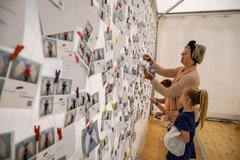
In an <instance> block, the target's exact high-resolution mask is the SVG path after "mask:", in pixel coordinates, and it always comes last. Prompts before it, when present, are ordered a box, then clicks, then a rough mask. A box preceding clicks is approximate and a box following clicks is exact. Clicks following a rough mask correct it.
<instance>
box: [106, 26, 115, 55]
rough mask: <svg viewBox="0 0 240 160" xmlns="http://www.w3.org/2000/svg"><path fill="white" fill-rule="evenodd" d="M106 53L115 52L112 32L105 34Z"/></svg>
mask: <svg viewBox="0 0 240 160" xmlns="http://www.w3.org/2000/svg"><path fill="white" fill-rule="evenodd" d="M104 40H105V47H106V52H109V51H111V50H113V38H112V30H109V31H106V32H104Z"/></svg>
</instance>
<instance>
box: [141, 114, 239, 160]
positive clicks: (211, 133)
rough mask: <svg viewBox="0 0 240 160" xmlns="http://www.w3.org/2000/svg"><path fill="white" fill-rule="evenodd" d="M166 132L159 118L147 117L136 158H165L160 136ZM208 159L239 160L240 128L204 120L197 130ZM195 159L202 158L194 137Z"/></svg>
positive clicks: (149, 159)
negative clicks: (145, 127) (139, 150)
mask: <svg viewBox="0 0 240 160" xmlns="http://www.w3.org/2000/svg"><path fill="white" fill-rule="evenodd" d="M165 132H166V130H165V128H164V127H163V126H162V123H161V122H160V121H159V120H156V119H154V118H153V117H152V116H150V117H149V121H148V131H147V135H146V138H145V144H144V147H143V149H142V151H141V153H140V155H139V156H138V158H137V159H138V160H165V156H166V153H167V149H166V148H165V146H164V144H163V141H162V138H163V136H164V133H165ZM197 135H198V137H199V139H200V143H201V145H202V147H203V149H204V152H205V155H206V158H207V159H208V160H219V159H221V160H240V130H236V125H234V124H224V123H221V122H210V121H206V122H205V126H204V128H203V130H199V129H198V131H197ZM194 140H195V148H196V152H197V160H202V156H201V154H200V147H199V146H198V143H197V141H196V137H195V139H194Z"/></svg>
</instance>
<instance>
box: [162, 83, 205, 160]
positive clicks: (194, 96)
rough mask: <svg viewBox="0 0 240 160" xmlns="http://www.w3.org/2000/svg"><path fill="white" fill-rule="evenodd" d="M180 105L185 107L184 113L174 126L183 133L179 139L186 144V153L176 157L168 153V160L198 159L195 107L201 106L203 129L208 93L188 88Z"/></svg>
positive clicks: (179, 116) (183, 93)
mask: <svg viewBox="0 0 240 160" xmlns="http://www.w3.org/2000/svg"><path fill="white" fill-rule="evenodd" d="M179 103H180V104H181V105H183V106H184V108H183V112H182V113H180V114H179V115H178V117H177V118H176V121H175V122H174V125H175V126H176V128H177V129H178V130H179V131H180V132H181V134H180V135H179V138H180V139H181V140H182V141H183V142H184V143H186V145H185V151H184V154H183V155H182V156H176V155H174V154H173V153H171V152H170V151H168V153H167V155H166V158H167V160H189V159H190V158H196V154H195V147H194V141H193V139H194V135H195V115H194V108H193V107H194V106H195V105H197V104H200V111H201V112H200V113H201V114H200V117H201V118H200V119H201V121H200V123H201V129H202V127H203V125H204V121H205V118H206V113H207V107H208V93H207V91H206V90H199V89H197V88H186V89H184V90H183V92H182V94H181V96H180V99H179Z"/></svg>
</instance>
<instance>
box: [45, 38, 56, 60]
mask: <svg viewBox="0 0 240 160" xmlns="http://www.w3.org/2000/svg"><path fill="white" fill-rule="evenodd" d="M42 41H43V55H44V57H45V58H57V40H55V39H51V38H47V37H43V38H42Z"/></svg>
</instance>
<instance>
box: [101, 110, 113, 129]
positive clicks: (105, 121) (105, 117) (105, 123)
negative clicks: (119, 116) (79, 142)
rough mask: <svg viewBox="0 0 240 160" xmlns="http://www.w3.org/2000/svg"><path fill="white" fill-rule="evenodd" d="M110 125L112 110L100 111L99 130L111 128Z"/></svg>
mask: <svg viewBox="0 0 240 160" xmlns="http://www.w3.org/2000/svg"><path fill="white" fill-rule="evenodd" d="M111 125H112V111H104V112H102V122H101V131H106V130H109V129H111Z"/></svg>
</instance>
